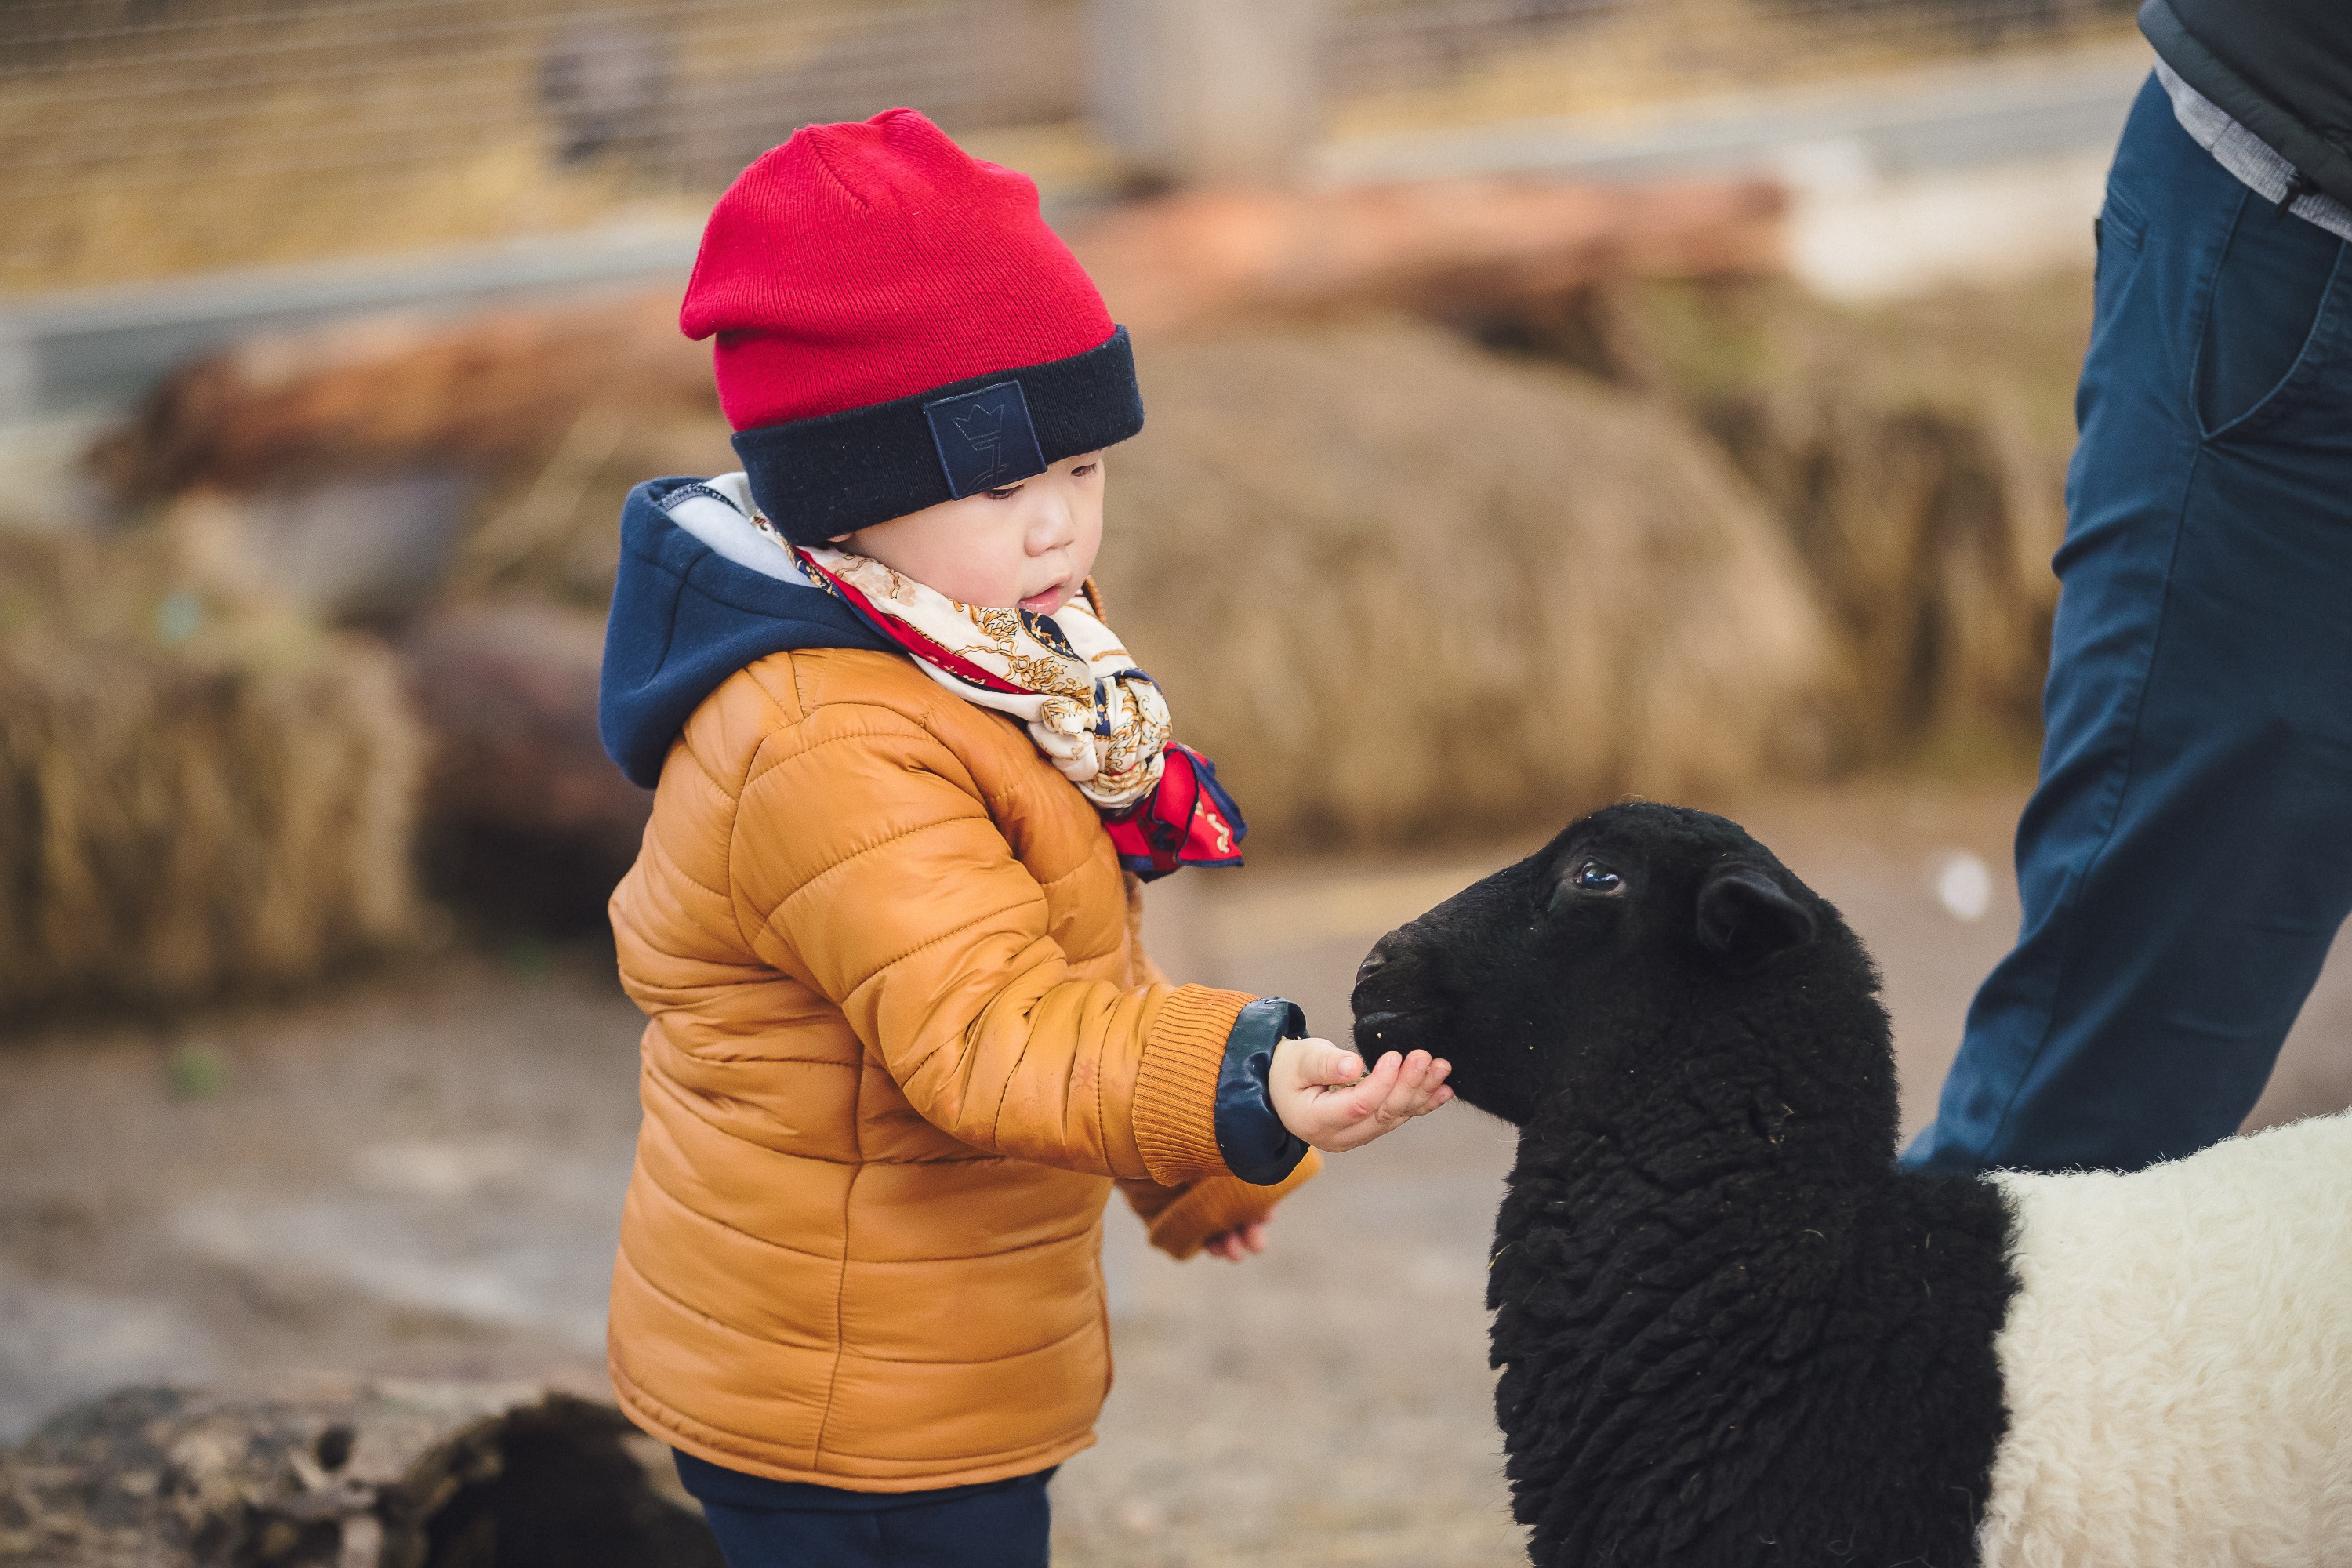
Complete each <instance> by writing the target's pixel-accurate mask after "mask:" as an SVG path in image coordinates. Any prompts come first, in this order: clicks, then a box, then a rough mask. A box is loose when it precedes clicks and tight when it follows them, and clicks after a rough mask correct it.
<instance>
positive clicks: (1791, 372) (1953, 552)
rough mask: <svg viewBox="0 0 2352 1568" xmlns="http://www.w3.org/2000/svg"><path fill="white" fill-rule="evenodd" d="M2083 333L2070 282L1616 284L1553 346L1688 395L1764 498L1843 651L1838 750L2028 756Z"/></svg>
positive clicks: (1698, 416)
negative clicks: (1907, 294)
mask: <svg viewBox="0 0 2352 1568" xmlns="http://www.w3.org/2000/svg"><path fill="white" fill-rule="evenodd" d="M2089 331H2090V289H2089V286H2088V282H2087V280H2086V279H2081V278H2077V277H2074V276H2072V275H2064V276H2060V277H2055V278H2052V279H2045V280H2042V281H2040V282H2037V283H2033V284H2029V285H2024V286H2021V287H2013V288H2009V289H2000V290H1998V291H1975V290H1963V291H1954V292H1951V293H1947V294H1942V295H1938V296H1936V297H1934V298H1930V299H1926V300H1913V301H1906V302H1905V303H1902V304H1899V305H1890V306H1883V307H1878V308H1874V309H1863V308H1855V307H1846V306H1839V305H1833V304H1830V303H1827V302H1825V301H1822V300H1816V299H1813V298H1811V296H1808V295H1807V294H1805V293H1804V292H1803V291H1802V290H1801V289H1797V288H1795V287H1794V286H1791V285H1788V284H1783V283H1743V284H1732V285H1711V286H1684V285H1672V284H1660V283H1651V284H1629V285H1622V286H1619V287H1617V288H1614V289H1611V290H1608V291H1607V292H1606V294H1605V295H1604V296H1603V297H1602V299H1601V303H1600V305H1599V306H1598V307H1597V309H1595V310H1592V311H1591V312H1590V313H1588V316H1587V318H1586V319H1585V321H1583V322H1582V324H1581V325H1576V324H1573V323H1572V322H1566V321H1563V322H1560V323H1556V324H1555V325H1554V326H1552V327H1551V328H1550V329H1549V342H1546V341H1544V338H1545V334H1544V332H1542V331H1536V332H1532V333H1529V334H1528V339H1529V340H1530V341H1531V346H1536V347H1538V348H1548V349H1549V350H1550V351H1551V352H1555V353H1559V354H1560V355H1561V356H1562V357H1566V358H1569V359H1570V360H1573V361H1577V362H1580V363H1586V364H1588V365H1589V366H1590V367H1591V368H1593V369H1595V370H1598V371H1600V372H1601V373H1602V374H1609V375H1612V376H1613V377H1614V378H1616V379H1618V380H1619V381H1621V382H1622V383H1625V384H1630V385H1633V386H1637V387H1642V388H1645V389H1649V390H1654V391H1656V392H1660V393H1662V394H1664V395H1666V396H1668V397H1670V398H1672V399H1673V400H1675V402H1677V403H1679V404H1680V405H1683V406H1684V407H1685V408H1687V409H1688V410H1689V411H1690V412H1691V415H1692V416H1693V418H1694V419H1695V420H1696V422H1697V423H1698V424H1699V425H1700V426H1701V427H1703V428H1704V429H1706V431H1707V433H1708V434H1709V435H1711V436H1713V437H1715V438H1716V439H1717V441H1718V442H1719V443H1720V444H1721V446H1722V447H1723V448H1724V450H1725V451H1726V452H1727V453H1728V454H1729V455H1730V457H1731V459H1732V461H1733V462H1734V463H1736V464H1737V465H1738V468H1739V469H1740V470H1741V472H1743V473H1744V474H1745V475H1746V476H1747V477H1748V479H1749V480H1750V481H1751V482H1753V483H1754V484H1755V485H1756V487H1757V488H1758V489H1759V490H1760V491H1761V492H1762V494H1763V496H1764V498H1765V499H1766V500H1767V501H1768V502H1769V504H1770V505H1771V507H1772V509H1773V510H1774V512H1775V513H1776V514H1777V515H1778V516H1779V518H1780V521H1781V524H1782V527H1783V528H1784V530H1785V531H1786V533H1787V536H1788V538H1789V540H1790V543H1791V544H1792V545H1793V546H1794V547H1795V549H1796V551H1797V552H1798V553H1799V554H1800V555H1801V557H1802V559H1803V561H1804V563H1805V565H1806V568H1807V570H1808V572H1809V573H1810V574H1811V578H1812V580H1813V583H1814V584H1815V585H1816V587H1817V588H1818V590H1819V593H1820V597H1821V602H1822V605H1823V607H1824V608H1825V609H1826V610H1827V611H1828V612H1829V614H1830V616H1831V617H1832V622H1833V624H1834V626H1835V627H1836V629H1837V632H1838V635H1839V640H1840V642H1841V644H1842V645H1843V650H1844V658H1845V662H1846V665H1847V674H1848V679H1850V681H1851V683H1852V688H1853V704H1852V706H1851V707H1850V708H1849V709H1848V710H1846V713H1845V717H1844V722H1843V726H1842V730H1843V735H1842V744H1843V749H1844V750H1845V751H1846V752H1847V753H1848V754H1849V755H1850V756H1851V757H1852V758H1853V760H1859V761H1867V760H1874V759H1879V758H1885V757H1892V756H1899V755H1904V754H1916V752H1920V751H1921V750H1923V749H1925V750H1928V751H1940V752H1946V753H1949V754H1953V755H1955V756H1976V757H1991V756H2000V755H2005V754H2014V753H2016V752H2025V753H2026V754H2029V755H2030V754H2031V751H2032V747H2033V745H2034V744H2035V742H2036V741H2037V739H2038V737H2039V734H2040V704H2041V690H2042V676H2043V674H2044V671H2045V670H2046V668H2047V666H2048V661H2049V647H2050V620H2051V616H2052V615H2053V612H2054V610H2055V608H2056V605H2057V599H2058V583H2057V579H2056V577H2055V576H2054V575H2053V574H2052V572H2051V570H2050V557H2051V554H2052V552H2053V551H2054V550H2056V548H2057V546H2058V543H2059V541H2060V540H2061V538H2062V537H2063V534H2064V531H2065V496H2064V489H2065V475H2066V463H2067V459H2068V457H2069V455H2070V454H2071V452H2072V450H2073V448H2074V412H2073V394H2074V379H2075V375H2076V373H2077V372H2078V370H2079V369H2080V367H2081V363H2082V356H2083V349H2084V342H2086V340H2087V338H2088V336H2089Z"/></svg>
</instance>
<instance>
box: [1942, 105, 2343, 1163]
mask: <svg viewBox="0 0 2352 1568" xmlns="http://www.w3.org/2000/svg"><path fill="white" fill-rule="evenodd" d="M2347 249H2352V247H2347V246H2346V245H2344V244H2343V243H2342V242H2340V241H2338V240H2336V238H2335V237H2333V236H2330V235H2328V234H2327V233H2326V231H2324V230H2321V229H2319V228H2317V227H2315V226H2313V225H2311V224H2308V223H2306V222H2305V221H2303V220H2302V219H2299V218H2295V217H2292V216H2285V215H2282V214H2280V213H2278V212H2277V211H2276V210H2275V209H2274V208H2273V207H2272V206H2271V205H2269V204H2267V203H2264V202H2263V201H2262V200H2261V199H2260V198H2259V197H2257V196H2255V195H2252V192H2250V191H2248V190H2246V189H2245V188H2244V186H2242V184H2239V182H2238V181H2237V180H2235V179H2234V178H2232V177H2231V175H2230V174H2228V172H2227V171H2225V170H2223V169H2222V168H2221V165H2220V164H2218V163H2215V162H2214V160H2213V158H2212V157H2211V155H2210V153H2207V152H2206V151H2205V150H2204V149H2203V148H2201V147H2200V146H2198V145H2197V144H2196V142H2193V141H2191V140H2190V139H2189V136H2188V135H2187V133H2186V132H2182V131H2181V130H2180V128H2179V125H2178V124H2177V123H2176V122H2175V121H2174V120H2173V117H2172V110H2171V107H2170V104H2169V103H2168V101H2167V100H2166V99H2165V96H2164V94H2163V91H2162V89H2160V88H2159V87H2158V86H2157V84H2155V83H2154V82H2150V83H2149V85H2148V87H2147V89H2145V90H2144V91H2143V92H2142V94H2141V96H2140V99H2139V101H2138V103H2137V105H2136V106H2135V108H2134V110H2133V111H2132V116H2131V120H2130V122H2129V124H2128V126H2127V128H2126V131H2125V133H2124V139H2123V142H2122V145H2121V146H2120V148H2119V149H2118V150H2117V153H2116V164H2115V169H2114V172H2113V174H2111V175H2110V178H2109V184H2108V196H2107V205H2106V208H2105V213H2104V215H2103V216H2102V243H2101V254H2100V260H2099V278H2098V282H2097V286H2096V288H2097V303H2096V309H2095V324H2094V327H2093V331H2092V338H2091V347H2090V353H2089V354H2088V356H2087V357H2086V359H2085V360H2084V370H2083V383H2082V389H2081V393H2080V395H2079V398H2078V403H2077V414H2078V416H2079V419H2080V421H2081V426H2082V438H2081V442H2080V445H2079V446H2078V447H2077V449H2076V451H2075V455H2074V466H2073V468H2072V469H2071V470H2070V472H2069V475H2068V482H2067V491H2068V494H2067V516H2068V522H2067V537H2066V542H2065V544H2064V545H2063V548H2062V549H2061V550H2060V551H2059V552H2058V556H2057V559H2056V562H2055V565H2056V567H2057V571H2058V574H2059V577H2060V580H2061V583H2062V585H2063V592H2062V594H2061V596H2060V600H2059V606H2058V618H2057V624H2056V626H2055V628H2054V631H2053V647H2052V653H2051V673H2050V682H2049V686H2048V689H2047V690H2046V692H2045V695H2044V700H2043V719H2044V723H2045V731H2046V733H2045V739H2044V741H2043V745H2042V777H2041V782H2040V784H2039V786H2038V787H2037V788H2036V790H2035V792H2034V795H2033V798H2032V802H2031V803H2030V804H2029V805H2027V807H2026V810H2025V814H2024V816H2023V817H2022V819H2021V821H2020V823H2019V826H2018V837H2017V869H2018V887H2019V892H2020V895H2021V900H2022V902H2023V905H2024V911H2025V912H2024V920H2023V921H2022V923H2021V929H2020V933H2019V939H2018V943H2017V946H2016V948H2015V949H2014V950H2013V951H2012V952H2011V953H2010V955H2009V956H2008V957H2007V958H2006V959H2004V960H2003V961H2002V962H2001V963H2000V966H1999V967H1998V968H1997V969H1995V970H1994V972H1993V973H1992V975H1991V976H1990V978H1989V979H1988V980H1987V981H1986V982H1985V984H1984V986H1983V988H1982V989H1981V990H1980V991H1979V993H1978V994H1977V998H1976V1001H1975V1004H1974V1005H1973V1006H1972V1007H1971V1008H1970V1009H1969V1024H1968V1033H1967V1036H1966V1037H1965V1039H1964V1040H1963V1042H1962V1045H1961V1048H1960V1054H1959V1057H1958V1059H1957V1060H1956V1061H1955V1062H1954V1064H1953V1067H1952V1071H1951V1075H1950V1077H1949V1078H1948V1079H1946V1080H1945V1084H1944V1091H1943V1097H1942V1100H1941V1102H1940V1103H1939V1105H1938V1107H1937V1120H1936V1123H1935V1125H1934V1126H1932V1127H1930V1128H1929V1129H1928V1130H1927V1131H1926V1132H1925V1133H1923V1134H1922V1135H1921V1136H1920V1138H1919V1139H1918V1140H1917V1141H1916V1142H1915V1143H1914V1144H1913V1145H1912V1147H1911V1148H1910V1149H1909V1150H1908V1151H1906V1153H1905V1156H1904V1159H1905V1163H1907V1164H1909V1165H1912V1166H1914V1167H1915V1168H1920V1169H1928V1170H1945V1171H1966V1170H1976V1169H1983V1168H1987V1167H1993V1166H2001V1167H2011V1168H2025V1169H2042V1170H2050V1169H2063V1168H2066V1167H2069V1166H2076V1165H2081V1166H2094V1167H2105V1168H2109V1169H2117V1170H2129V1169H2135V1168H2137V1167H2138V1166H2141V1165H2145V1164H2148V1163H2153V1162H2155V1161H2157V1160H2161V1159H2166V1158H2169V1157H2173V1156H2178V1155H2181V1154H2186V1153H2189V1152H2193V1151H2194V1150H2196V1149H2199V1148H2201V1147H2203V1146H2204V1145H2206V1144H2208V1143H2210V1142H2214V1141H2216V1140H2218V1139H2220V1138H2223V1137H2226V1136H2228V1135H2229V1133H2230V1132H2231V1131H2234V1130H2235V1129H2236V1127H2237V1125H2238V1123H2239V1122H2240V1121H2242V1120H2243V1118H2244V1116H2245V1114H2246V1112H2247V1111H2248V1110H2251V1109H2252V1106H2253V1103H2254V1101H2255V1100H2256V1099H2257V1098H2259V1097H2260V1095H2261V1093H2262V1089H2263V1084H2264V1082H2265V1081H2266V1080H2267V1079H2268V1078H2269V1076H2270V1070H2271V1067H2272V1064H2273V1061H2275V1059H2276V1058H2277V1055H2278V1048H2279V1046H2280V1044H2281V1042H2282V1041H2283V1040H2284V1038H2285V1036H2286V1031H2287V1028H2288V1026H2290V1025H2291V1024H2292V1023H2293V1022H2294V1016H2295V1013H2296V1012H2297V1010H2298V1009H2299V1008H2300V1007H2301V1006H2302V1005H2303V1000H2304V997H2305V995H2306V994H2308V993H2309V991H2310V988H2311V984H2312V982H2313V981H2314V980H2315V978H2317V975H2318V973H2319V966H2320V963H2321V962H2322V961H2323V960H2324V959H2325V957H2326V952H2327V947H2328V943H2329V942H2330V941H2331V939H2332V938H2333V937H2334V935H2335V932H2336V928H2337V927H2338V926H2339V925H2340V924H2341V923H2342V922H2343V920H2344V918H2345V915H2346V913H2347V910H2352V260H2347Z"/></svg>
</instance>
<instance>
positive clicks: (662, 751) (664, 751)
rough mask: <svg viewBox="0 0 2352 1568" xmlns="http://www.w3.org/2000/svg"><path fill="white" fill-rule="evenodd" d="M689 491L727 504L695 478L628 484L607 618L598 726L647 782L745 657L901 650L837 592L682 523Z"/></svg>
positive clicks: (623, 763)
mask: <svg viewBox="0 0 2352 1568" xmlns="http://www.w3.org/2000/svg"><path fill="white" fill-rule="evenodd" d="M688 496H695V497H705V498H710V499H715V500H720V501H726V502H727V503H728V504H729V505H730V506H732V505H733V504H734V502H733V501H732V500H730V498H729V497H727V496H725V495H722V494H720V493H719V491H717V490H715V489H712V488H711V487H710V485H709V483H707V482H706V481H703V480H700V479H649V480H647V481H646V483H644V484H641V485H639V486H638V487H637V488H636V489H633V490H631V491H630V492H629V499H628V502H627V504H626V505H625V506H624V507H623V508H622V509H621V569H620V573H619V575H618V576H617V577H616V578H615V579H614V583H613V609H612V614H611V616H609V618H607V619H606V621H605V623H604V674H603V676H602V678H601V679H600V680H599V682H598V687H597V693H596V731H597V734H598V735H599V736H600V737H602V739H603V740H604V753H605V755H607V756H609V757H611V758H612V759H613V761H614V762H615V763H619V764H620V767H621V771H622V772H623V773H626V774H628V775H629V780H630V782H631V783H633V784H640V785H643V786H644V787H645V788H646V789H651V788H652V787H653V786H654V784H656V782H657V781H658V780H659V779H660V778H661V770H662V760H663V759H664V758H665V757H667V756H668V754H669V748H670V742H673V741H675V740H677V734H678V731H680V730H682V729H684V728H685V727H686V721H687V717H688V715H689V714H691V713H692V712H693V711H694V710H695V709H696V707H697V706H698V705H699V704H700V703H701V701H702V700H703V699H704V698H706V697H708V696H709V695H710V694H711V692H712V691H714V690H716V689H718V687H719V682H721V681H723V680H725V679H727V678H728V677H729V676H730V675H732V674H734V673H735V672H736V671H737V670H739V669H740V668H743V667H744V666H745V665H747V664H751V663H752V662H753V661H755V660H757V659H761V658H766V657H767V656H768V655H770V654H772V653H780V652H782V651H783V650H784V649H786V648H803V647H862V648H872V649H874V650H875V651H876V652H877V653H896V652H898V649H897V648H896V647H893V646H892V645H891V644H890V643H888V642H887V641H886V640H885V639H884V638H883V637H882V635H881V634H880V633H878V632H877V631H875V630H874V629H873V628H871V627H870V626H867V625H866V623H865V622H864V621H861V620H859V619H858V618H857V615H856V612H855V611H853V610H852V609H850V607H849V606H848V605H845V604H843V603H842V602H841V601H840V600H839V599H836V598H835V597H834V596H833V595H830V594H827V593H825V592H824V591H823V590H821V589H817V588H811V587H804V586H803V585H801V584H797V583H788V582H784V581H782V579H780V578H776V577H772V576H768V575H766V574H762V573H760V572H756V571H753V570H752V569H751V567H749V566H745V565H742V564H740V563H737V562H735V561H731V560H730V559H728V558H727V557H726V556H724V555H721V554H720V553H719V552H718V551H716V550H714V549H712V548H711V547H710V546H709V545H708V544H706V543H704V542H702V541H701V540H700V539H698V538H696V537H695V536H694V535H693V534H691V533H688V531H686V530H685V529H684V528H681V527H680V526H679V525H678V524H677V522H675V521H672V520H671V518H670V515H669V512H668V511H667V507H669V506H672V505H675V504H677V502H678V501H679V500H682V499H685V498H687V497H688Z"/></svg>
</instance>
